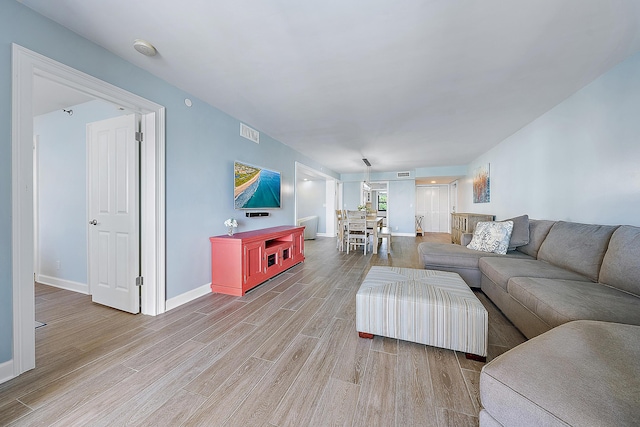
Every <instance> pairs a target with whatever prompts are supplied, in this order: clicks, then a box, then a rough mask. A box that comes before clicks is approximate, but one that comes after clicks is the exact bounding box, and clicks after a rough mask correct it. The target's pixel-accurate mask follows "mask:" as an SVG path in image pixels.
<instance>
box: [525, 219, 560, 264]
mask: <svg viewBox="0 0 640 427" xmlns="http://www.w3.org/2000/svg"><path fill="white" fill-rule="evenodd" d="M553 224H555V221H547V220H540V219H530V220H529V243H527V244H526V245H523V246H519V247H518V248H517V250H518V251H520V252H522V253H525V254H527V255H529V256H532V257H534V258H538V250H539V249H540V245H542V242H543V241H544V239H545V237H547V234H548V233H549V230H551V227H552V226H553Z"/></svg>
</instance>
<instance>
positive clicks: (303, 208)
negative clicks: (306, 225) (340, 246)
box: [296, 180, 327, 233]
mask: <svg viewBox="0 0 640 427" xmlns="http://www.w3.org/2000/svg"><path fill="white" fill-rule="evenodd" d="M296 189H297V192H298V194H297V203H298V212H297V216H298V219H300V218H305V217H308V216H317V217H318V230H316V231H317V232H318V233H326V232H327V210H326V200H327V199H326V198H327V184H326V181H324V180H322V181H320V180H318V181H301V182H298V185H297V187H296Z"/></svg>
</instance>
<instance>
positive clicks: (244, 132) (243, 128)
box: [240, 123, 260, 144]
mask: <svg viewBox="0 0 640 427" xmlns="http://www.w3.org/2000/svg"><path fill="white" fill-rule="evenodd" d="M240 136H243V137H245V138H247V139H248V140H250V141H253V142H255V143H256V144H260V132H258V131H257V130H255V129H252V128H250V127H249V126H247V125H245V124H244V123H240Z"/></svg>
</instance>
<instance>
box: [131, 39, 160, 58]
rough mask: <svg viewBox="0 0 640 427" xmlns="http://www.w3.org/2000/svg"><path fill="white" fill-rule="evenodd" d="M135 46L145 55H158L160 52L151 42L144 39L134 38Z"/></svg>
mask: <svg viewBox="0 0 640 427" xmlns="http://www.w3.org/2000/svg"><path fill="white" fill-rule="evenodd" d="M133 48H134V49H135V50H137V51H138V52H140V53H141V54H143V55H145V56H156V53H158V51H157V50H156V48H155V47H154V46H153V45H152V44H151V43H149V42H148V41H146V40H142V39H136V40H134V41H133Z"/></svg>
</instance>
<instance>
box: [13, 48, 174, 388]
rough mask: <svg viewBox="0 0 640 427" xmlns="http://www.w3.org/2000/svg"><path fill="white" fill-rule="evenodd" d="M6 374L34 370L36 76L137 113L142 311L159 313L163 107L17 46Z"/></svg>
mask: <svg viewBox="0 0 640 427" xmlns="http://www.w3.org/2000/svg"><path fill="white" fill-rule="evenodd" d="M12 67H13V70H12V71H13V74H12V75H13V87H12V112H13V114H12V117H13V119H12V165H13V167H12V194H13V197H12V212H13V215H12V236H13V239H12V258H13V267H12V277H13V295H12V298H13V342H14V345H13V358H12V371H13V376H18V375H20V374H21V373H23V372H25V371H27V370H29V369H32V368H34V367H35V332H34V320H35V312H34V303H33V301H34V286H33V279H34V272H35V269H34V258H35V251H34V191H33V179H34V168H33V139H34V138H33V117H34V106H33V95H34V93H33V91H34V88H35V84H34V81H35V79H36V78H38V77H41V78H44V79H47V80H50V81H53V82H55V83H58V84H60V85H63V86H66V87H68V88H71V89H73V90H76V91H78V92H81V93H84V94H85V95H87V96H89V97H92V98H94V99H101V100H103V101H106V102H110V103H112V104H118V105H121V106H123V108H125V109H128V110H131V111H134V112H136V113H138V114H140V115H141V131H142V132H143V133H144V134H145V136H146V137H145V141H146V144H144V145H143V148H142V151H141V154H140V171H141V185H140V192H141V193H140V194H141V197H140V206H141V215H142V217H143V218H144V219H145V221H144V223H143V224H142V226H141V236H142V237H141V251H142V253H143V257H142V259H141V263H140V264H141V271H142V274H143V275H144V277H145V283H146V285H147V286H145V287H143V288H142V312H143V313H145V314H151V315H155V314H160V313H162V312H164V310H165V276H164V271H165V265H164V263H165V261H164V260H165V255H164V254H165V244H164V242H165V232H164V229H165V227H164V215H165V214H164V212H165V202H164V181H165V169H164V152H165V138H164V127H165V124H164V117H165V110H164V107H162V106H161V105H158V104H156V103H153V102H151V101H148V100H146V99H144V98H141V97H139V96H137V95H134V94H132V93H129V92H127V91H125V90H123V89H120V88H118V87H115V86H113V85H110V84H108V83H106V82H103V81H101V80H99V79H96V78H94V77H92V76H89V75H87V74H84V73H82V72H79V71H77V70H75V69H73V68H70V67H68V66H66V65H64V64H60V63H59V62H56V61H53V60H51V59H49V58H47V57H44V56H42V55H40V54H37V53H35V52H32V51H30V50H28V49H25V48H23V47H21V46H18V45H15V44H14V45H13V48H12Z"/></svg>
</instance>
